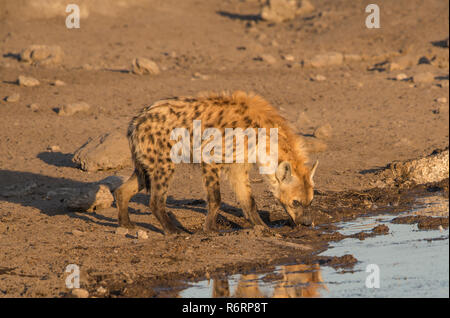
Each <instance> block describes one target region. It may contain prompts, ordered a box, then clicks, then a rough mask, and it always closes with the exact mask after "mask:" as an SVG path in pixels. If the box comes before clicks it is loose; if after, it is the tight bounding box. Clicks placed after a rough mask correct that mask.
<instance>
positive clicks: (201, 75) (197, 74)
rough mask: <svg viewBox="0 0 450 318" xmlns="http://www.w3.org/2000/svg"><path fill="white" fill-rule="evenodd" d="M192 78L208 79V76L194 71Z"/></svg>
mask: <svg viewBox="0 0 450 318" xmlns="http://www.w3.org/2000/svg"><path fill="white" fill-rule="evenodd" d="M193 78H194V79H201V80H209V76H208V75H204V74H201V73H199V72H195V73H194V76H193Z"/></svg>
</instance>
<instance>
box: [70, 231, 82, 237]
mask: <svg viewBox="0 0 450 318" xmlns="http://www.w3.org/2000/svg"><path fill="white" fill-rule="evenodd" d="M72 234H73V235H75V236H81V235H83V234H84V232H83V231H80V230H73V231H72Z"/></svg>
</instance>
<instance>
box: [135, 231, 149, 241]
mask: <svg viewBox="0 0 450 318" xmlns="http://www.w3.org/2000/svg"><path fill="white" fill-rule="evenodd" d="M137 237H138V238H140V239H143V240H146V239H148V234H147V232H146V231H143V230H138V231H137Z"/></svg>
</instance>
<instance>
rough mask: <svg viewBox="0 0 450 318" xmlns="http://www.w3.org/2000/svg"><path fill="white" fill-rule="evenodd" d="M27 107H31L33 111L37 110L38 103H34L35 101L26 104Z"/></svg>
mask: <svg viewBox="0 0 450 318" xmlns="http://www.w3.org/2000/svg"><path fill="white" fill-rule="evenodd" d="M28 108H29V109H31V110H32V111H34V112H37V111H39V105H38V104H35V103H33V104H30V105H28Z"/></svg>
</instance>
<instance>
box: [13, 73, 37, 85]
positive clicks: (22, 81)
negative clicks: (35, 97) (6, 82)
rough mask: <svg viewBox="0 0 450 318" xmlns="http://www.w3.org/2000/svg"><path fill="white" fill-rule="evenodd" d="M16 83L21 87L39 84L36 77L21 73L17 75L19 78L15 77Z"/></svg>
mask: <svg viewBox="0 0 450 318" xmlns="http://www.w3.org/2000/svg"><path fill="white" fill-rule="evenodd" d="M17 83H18V84H19V85H20V86H23V87H34V86H38V85H39V84H40V82H39V81H38V80H37V79H35V78H33V77H28V76H23V75H20V76H19V78H18V79H17Z"/></svg>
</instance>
